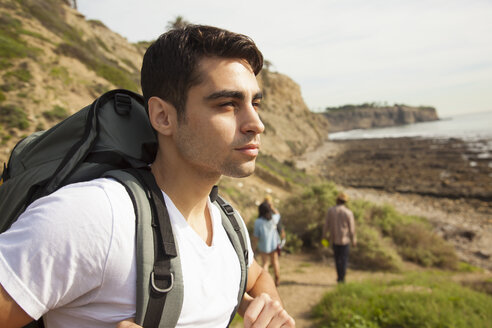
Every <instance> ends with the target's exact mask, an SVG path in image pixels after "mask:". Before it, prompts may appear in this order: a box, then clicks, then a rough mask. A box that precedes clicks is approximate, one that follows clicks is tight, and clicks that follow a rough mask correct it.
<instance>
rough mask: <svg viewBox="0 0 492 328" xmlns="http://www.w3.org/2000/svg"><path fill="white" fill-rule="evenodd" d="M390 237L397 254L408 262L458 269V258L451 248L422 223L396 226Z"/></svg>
mask: <svg viewBox="0 0 492 328" xmlns="http://www.w3.org/2000/svg"><path fill="white" fill-rule="evenodd" d="M391 235H392V238H393V240H394V242H395V244H396V245H397V247H398V252H399V253H400V254H401V255H402V257H403V258H404V259H406V260H408V261H412V262H415V263H418V264H420V265H422V266H424V267H438V268H443V269H453V270H455V269H457V268H458V257H457V255H456V253H455V251H454V249H453V247H452V246H451V245H450V244H448V243H447V242H446V241H445V240H444V239H442V238H441V237H439V236H437V235H436V234H434V233H432V231H430V230H429V229H428V228H427V227H426V226H424V225H423V224H422V223H419V222H412V223H406V224H402V225H397V226H395V227H394V228H393V229H392V232H391Z"/></svg>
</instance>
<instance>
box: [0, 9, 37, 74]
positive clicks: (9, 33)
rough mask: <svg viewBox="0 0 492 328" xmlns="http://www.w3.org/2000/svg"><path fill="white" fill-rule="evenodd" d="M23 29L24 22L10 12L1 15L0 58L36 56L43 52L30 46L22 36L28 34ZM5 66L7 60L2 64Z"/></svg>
mask: <svg viewBox="0 0 492 328" xmlns="http://www.w3.org/2000/svg"><path fill="white" fill-rule="evenodd" d="M26 32H27V31H25V30H23V29H22V23H21V22H20V21H19V20H18V19H15V18H12V17H11V16H10V15H8V14H5V15H4V14H2V15H1V16H0V58H2V59H11V58H22V57H28V56H29V57H35V56H36V55H38V54H39V53H41V52H42V50H41V49H39V48H35V47H31V46H28V45H27V43H26V42H25V41H23V40H22V39H21V38H20V35H21V34H27V33H26ZM1 66H2V67H5V62H3V64H2V65H1Z"/></svg>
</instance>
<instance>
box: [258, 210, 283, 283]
mask: <svg viewBox="0 0 492 328" xmlns="http://www.w3.org/2000/svg"><path fill="white" fill-rule="evenodd" d="M258 212H259V214H258V216H259V217H258V218H257V219H256V221H255V231H254V233H253V236H254V239H253V240H254V243H255V245H256V248H257V251H258V252H259V253H260V256H261V262H262V265H263V269H265V270H267V271H268V267H269V266H270V261H271V262H272V264H273V271H274V273H275V284H276V285H277V286H278V284H279V282H280V264H279V261H278V253H277V246H278V245H279V244H280V237H279V235H278V232H277V224H278V222H279V221H280V214H278V213H275V212H276V211H275V212H274V210H273V209H272V207H271V206H270V205H269V204H268V203H266V202H264V203H262V204H261V205H260V206H259V207H258Z"/></svg>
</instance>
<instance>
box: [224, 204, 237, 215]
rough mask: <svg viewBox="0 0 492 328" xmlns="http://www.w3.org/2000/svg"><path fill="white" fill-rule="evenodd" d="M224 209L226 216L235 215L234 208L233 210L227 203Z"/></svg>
mask: <svg viewBox="0 0 492 328" xmlns="http://www.w3.org/2000/svg"><path fill="white" fill-rule="evenodd" d="M222 208H223V209H224V212H225V214H227V215H234V208H232V206H231V205H229V204H227V203H226V204H224V206H222Z"/></svg>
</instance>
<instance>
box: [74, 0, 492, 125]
mask: <svg viewBox="0 0 492 328" xmlns="http://www.w3.org/2000/svg"><path fill="white" fill-rule="evenodd" d="M77 3H78V9H79V11H80V12H82V13H83V14H84V15H85V16H86V17H87V18H88V19H99V20H101V21H102V22H104V24H106V26H108V27H109V28H110V29H112V30H113V31H115V32H118V33H119V34H121V35H123V36H124V37H126V38H127V39H128V40H129V41H132V42H135V41H140V40H153V39H155V38H157V37H158V36H159V35H160V34H161V33H163V32H164V31H165V30H166V25H167V23H168V22H169V21H173V20H174V19H175V17H176V16H178V15H180V16H183V17H184V18H185V19H186V20H188V21H190V22H192V23H196V24H207V25H214V26H218V27H222V28H225V29H228V30H231V31H233V32H239V33H243V34H246V35H248V36H250V37H251V38H253V40H255V42H256V43H257V45H258V47H259V48H260V50H261V51H262V52H263V55H264V56H265V58H266V59H268V60H269V61H270V62H272V63H273V65H274V66H273V69H274V70H276V71H278V72H280V73H283V74H286V75H288V76H290V77H291V78H292V79H293V80H294V81H295V82H297V83H298V84H300V86H301V90H302V95H303V97H304V100H305V101H306V103H307V105H308V106H309V107H310V108H311V109H313V110H316V109H323V108H325V107H327V106H339V105H344V104H348V103H351V104H355V103H362V102H372V101H377V102H384V101H387V102H388V103H389V104H393V103H395V102H397V103H405V104H409V105H414V106H419V105H430V106H434V107H436V108H437V111H438V114H439V115H440V116H441V117H446V116H450V115H455V114H461V113H468V112H478V111H491V110H492V1H491V0H462V1H458V0H443V1H440V0H427V1H425V0H385V1H383V0H304V1H300V0H282V1H277V0H271V1H269V0H263V1H258V0H252V1H239V0H228V1H225V0H206V1H205V0H204V1H200V0H179V1H162V0H161V1H159V0H139V1H136V0H133V1H131V0H78V1H77Z"/></svg>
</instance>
